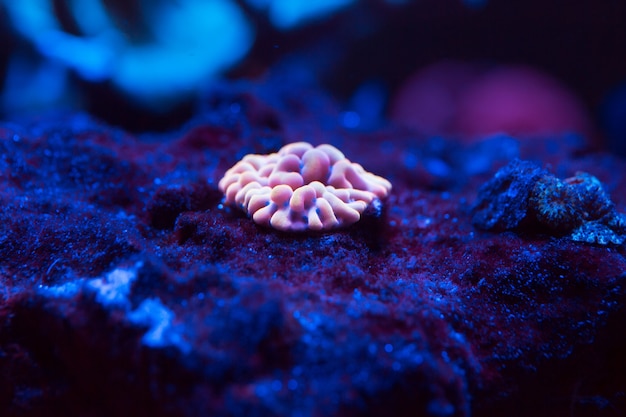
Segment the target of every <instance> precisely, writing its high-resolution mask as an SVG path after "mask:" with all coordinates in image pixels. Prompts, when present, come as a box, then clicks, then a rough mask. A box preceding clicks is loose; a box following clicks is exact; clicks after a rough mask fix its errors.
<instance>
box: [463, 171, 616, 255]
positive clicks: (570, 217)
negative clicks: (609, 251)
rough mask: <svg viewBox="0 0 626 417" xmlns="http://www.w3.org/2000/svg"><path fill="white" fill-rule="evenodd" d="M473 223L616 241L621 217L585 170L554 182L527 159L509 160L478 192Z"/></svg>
mask: <svg viewBox="0 0 626 417" xmlns="http://www.w3.org/2000/svg"><path fill="white" fill-rule="evenodd" d="M473 210H474V219H473V221H474V224H475V225H476V226H477V227H479V228H482V229H485V230H491V229H495V230H512V229H516V228H519V227H520V226H521V225H522V224H524V225H528V226H535V227H536V228H537V229H538V230H545V229H546V228H547V229H548V230H549V231H550V232H551V233H552V234H557V235H567V234H569V237H570V239H571V240H573V241H576V242H585V243H591V244H598V245H609V244H612V245H621V244H622V243H624V242H625V241H626V219H625V216H624V214H621V213H618V212H617V211H616V210H615V205H614V204H613V202H612V201H611V199H610V198H609V195H608V194H607V193H606V192H605V191H604V188H603V187H602V183H601V182H600V180H599V179H597V178H596V177H594V176H593V175H591V174H588V173H586V172H577V173H576V174H575V175H574V176H573V177H569V178H566V179H564V180H560V179H559V178H557V177H555V176H554V175H552V174H550V173H548V172H546V171H545V170H542V169H541V168H540V167H538V166H537V165H535V164H533V163H531V162H523V161H518V160H514V161H512V162H511V163H509V165H507V166H505V167H504V168H502V169H500V170H499V171H498V172H497V173H496V174H495V176H494V177H493V178H492V179H491V180H489V181H488V182H487V183H485V184H484V185H483V186H482V187H481V188H480V190H479V193H478V200H477V203H476V204H475V205H474V209H473Z"/></svg>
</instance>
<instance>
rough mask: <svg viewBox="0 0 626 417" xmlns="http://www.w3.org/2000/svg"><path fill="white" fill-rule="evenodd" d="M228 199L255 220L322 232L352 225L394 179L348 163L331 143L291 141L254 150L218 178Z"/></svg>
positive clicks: (277, 225)
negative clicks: (262, 151) (265, 151)
mask: <svg viewBox="0 0 626 417" xmlns="http://www.w3.org/2000/svg"><path fill="white" fill-rule="evenodd" d="M219 188H220V190H221V191H222V192H223V193H224V195H225V198H224V202H225V203H226V204H229V205H235V206H238V207H240V208H241V209H242V210H244V211H245V212H246V213H247V214H248V215H249V216H251V217H252V220H254V222H255V223H257V224H259V225H262V226H269V227H272V228H275V229H278V230H282V231H307V230H312V231H321V230H331V229H336V228H341V227H345V226H349V225H351V224H353V223H356V222H357V221H359V219H360V218H361V214H363V212H364V211H365V209H366V208H367V207H368V206H369V205H370V204H371V203H372V202H373V201H374V200H376V199H384V198H385V197H386V196H387V195H388V194H389V192H390V191H391V183H390V182H389V181H387V180H386V179H384V178H382V177H379V176H377V175H374V174H372V173H370V172H367V171H365V169H364V168H363V167H362V166H361V165H359V164H356V163H353V162H350V161H349V160H348V159H346V157H345V156H344V155H343V153H342V152H341V151H339V149H337V148H335V147H334V146H331V145H319V146H317V147H313V146H312V145H311V144H309V143H306V142H296V143H291V144H289V145H286V146H284V147H282V148H281V149H280V150H279V151H278V152H277V153H273V154H269V155H257V154H250V155H246V156H244V157H243V159H242V160H241V161H239V162H238V163H237V164H235V165H234V166H233V167H232V168H230V169H229V170H228V171H226V173H225V175H224V177H223V178H222V179H221V180H220V182H219Z"/></svg>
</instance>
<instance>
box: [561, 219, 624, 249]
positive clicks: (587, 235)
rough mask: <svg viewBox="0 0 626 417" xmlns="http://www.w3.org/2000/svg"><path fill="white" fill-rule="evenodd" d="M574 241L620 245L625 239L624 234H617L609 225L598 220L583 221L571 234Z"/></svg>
mask: <svg viewBox="0 0 626 417" xmlns="http://www.w3.org/2000/svg"><path fill="white" fill-rule="evenodd" d="M571 238H572V240H573V241H575V242H585V243H595V244H598V245H609V244H613V245H621V244H622V243H624V241H626V235H624V234H618V233H616V232H615V231H614V230H612V229H611V228H610V227H609V226H607V225H605V224H603V223H601V222H599V221H591V222H585V223H583V224H582V225H581V226H580V227H578V228H577V229H576V230H574V231H573V232H572V234H571Z"/></svg>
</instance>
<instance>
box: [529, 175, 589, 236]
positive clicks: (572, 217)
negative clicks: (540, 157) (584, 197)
mask: <svg viewBox="0 0 626 417" xmlns="http://www.w3.org/2000/svg"><path fill="white" fill-rule="evenodd" d="M576 191H577V190H575V189H573V187H571V186H570V185H569V184H567V183H566V182H564V181H561V180H560V179H558V178H556V177H555V176H552V175H545V176H543V177H542V178H540V179H539V180H538V181H537V182H536V183H535V186H534V187H533V189H532V191H531V193H530V207H531V210H532V212H533V213H534V215H535V218H536V219H537V221H538V222H539V223H541V224H542V225H544V226H547V227H549V228H550V229H552V230H554V231H562V232H567V231H569V230H572V229H573V228H575V227H577V226H579V225H580V224H581V223H582V221H583V217H582V207H581V205H580V204H579V203H580V198H579V194H578V193H577V192H576Z"/></svg>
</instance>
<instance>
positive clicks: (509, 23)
mask: <svg viewBox="0 0 626 417" xmlns="http://www.w3.org/2000/svg"><path fill="white" fill-rule="evenodd" d="M566 4H567V3H566V2H563V1H561V2H549V3H545V2H541V1H539V0H527V1H518V2H497V1H490V2H489V1H486V0H422V1H419V2H418V1H411V0H380V1H375V2H366V1H358V0H316V1H310V0H152V1H151V0H128V1H125V0H19V1H17V0H0V19H1V21H2V22H4V23H5V24H4V25H2V27H0V36H1V37H2V42H1V43H0V83H1V84H2V90H1V91H0V119H16V118H19V117H20V116H23V115H28V114H41V113H43V112H46V111H48V112H49V111H53V112H62V111H64V110H71V111H75V110H85V111H87V112H89V113H91V114H94V115H95V116H97V117H99V118H101V119H103V120H105V121H107V122H109V123H112V124H116V125H120V126H123V127H124V128H126V129H130V130H139V131H143V130H160V129H169V128H172V127H176V126H179V125H180V123H182V122H184V121H185V120H188V119H189V117H190V116H191V114H192V113H193V111H194V108H195V107H194V106H195V103H194V101H195V100H196V99H197V97H198V96H199V95H200V96H201V95H202V93H203V92H204V91H207V90H208V91H210V90H211V88H212V87H213V86H214V85H215V83H216V82H217V83H219V82H220V81H221V80H224V79H232V78H235V79H241V78H244V79H251V78H262V77H263V76H265V75H267V74H268V73H273V75H275V74H276V73H278V72H280V73H281V75H280V76H282V77H286V79H287V78H288V79H289V80H291V81H293V80H295V79H297V78H298V79H301V80H302V79H304V80H307V82H309V84H319V85H320V87H323V88H325V89H326V90H327V91H330V92H331V94H333V95H335V96H336V97H337V98H339V100H341V101H342V102H343V106H344V107H343V109H342V110H343V111H342V113H341V115H340V120H339V121H338V122H339V123H340V124H341V125H342V126H343V127H344V128H347V129H368V128H373V127H375V126H380V125H381V123H384V122H385V121H386V119H385V118H386V117H389V118H390V119H391V120H392V121H394V122H397V123H399V124H402V125H405V126H408V127H410V128H412V129H416V132H419V133H420V134H425V135H458V136H461V137H464V138H466V139H467V140H475V139H476V138H480V137H481V136H484V135H488V134H492V133H496V132H506V133H509V134H514V135H531V136H532V135H538V136H541V135H544V134H550V133H559V132H575V133H577V134H580V135H583V136H586V137H593V138H594V140H595V138H596V137H598V136H601V137H602V139H603V141H604V142H603V143H604V144H608V145H609V147H610V148H611V149H612V150H613V151H615V152H618V153H621V154H626V151H625V150H624V148H625V147H626V145H624V143H626V134H625V133H624V131H625V130H626V128H625V127H624V122H623V120H625V118H624V117H623V116H622V115H623V113H624V112H625V111H626V110H624V109H625V108H626V104H625V103H626V100H624V98H623V97H624V94H623V92H622V90H620V89H619V88H618V86H619V85H621V83H623V82H624V80H626V64H625V63H624V62H622V61H623V60H620V58H619V56H621V55H620V54H621V52H620V51H623V50H624V48H626V31H624V30H623V24H622V23H623V22H622V21H621V20H620V17H619V16H621V15H623V12H626V6H624V4H623V3H622V2H612V3H610V4H609V3H607V2H603V3H597V2H592V1H590V0H585V1H582V2H577V3H576V7H564V5H566ZM539 11H540V13H539ZM530 28H532V30H529V29H530ZM625 62H626V61H625ZM291 81H290V82H291ZM388 98H391V100H389V101H388ZM155 114H159V115H160V116H161V117H157V118H155V117H154V115H155ZM599 129H601V132H600V135H598V131H599ZM592 142H593V141H592ZM595 143H601V141H595Z"/></svg>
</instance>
